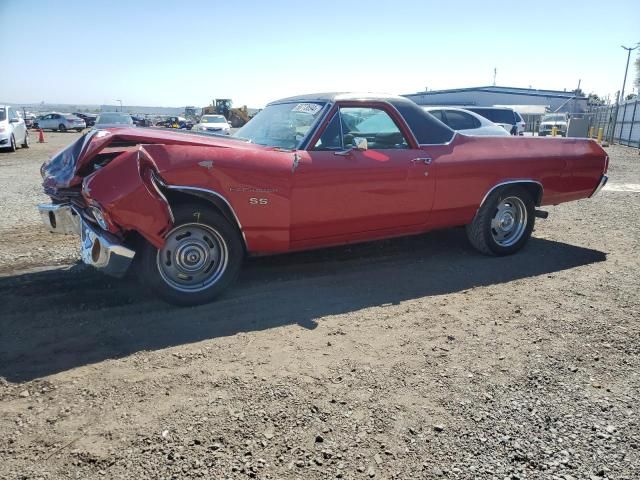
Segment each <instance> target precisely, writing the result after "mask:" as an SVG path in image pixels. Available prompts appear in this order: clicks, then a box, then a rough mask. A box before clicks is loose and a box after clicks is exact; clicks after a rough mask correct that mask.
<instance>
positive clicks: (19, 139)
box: [0, 105, 29, 152]
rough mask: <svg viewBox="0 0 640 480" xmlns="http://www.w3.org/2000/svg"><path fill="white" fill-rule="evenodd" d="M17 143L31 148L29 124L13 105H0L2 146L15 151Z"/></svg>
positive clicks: (0, 145) (0, 142) (0, 144)
mask: <svg viewBox="0 0 640 480" xmlns="http://www.w3.org/2000/svg"><path fill="white" fill-rule="evenodd" d="M17 145H21V146H22V147H23V148H29V131H28V130H27V126H26V125H25V123H24V120H23V119H22V118H21V117H20V116H19V115H18V112H17V111H16V110H15V109H14V108H13V107H9V106H6V105H0V148H2V149H5V148H8V149H9V150H10V151H12V152H15V151H16V146H17Z"/></svg>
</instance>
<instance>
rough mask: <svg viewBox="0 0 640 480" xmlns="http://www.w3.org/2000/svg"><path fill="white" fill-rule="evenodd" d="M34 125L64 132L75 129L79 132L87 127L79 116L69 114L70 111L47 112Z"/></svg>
mask: <svg viewBox="0 0 640 480" xmlns="http://www.w3.org/2000/svg"><path fill="white" fill-rule="evenodd" d="M34 125H35V126H36V128H42V129H48V130H54V131H56V130H57V131H58V132H66V131H67V130H77V131H78V132H81V131H82V130H84V129H85V128H86V127H87V124H86V123H85V122H84V120H82V119H81V118H78V117H76V116H75V115H71V114H70V113H57V112H53V113H49V114H48V115H43V116H41V117H39V118H38V119H37V120H36V121H35V122H34Z"/></svg>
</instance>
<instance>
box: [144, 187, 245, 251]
mask: <svg viewBox="0 0 640 480" xmlns="http://www.w3.org/2000/svg"><path fill="white" fill-rule="evenodd" d="M155 180H156V181H157V182H158V183H159V184H160V186H161V187H162V188H166V189H167V190H175V191H177V192H200V193H206V194H209V195H213V196H215V197H217V198H219V199H220V200H222V201H223V202H224V203H225V205H226V206H227V207H229V211H230V212H231V214H232V215H233V218H234V219H235V221H236V223H237V224H238V228H239V229H240V233H241V234H242V239H243V240H244V246H245V248H246V249H248V248H249V245H248V244H247V237H246V236H245V234H244V228H243V227H242V224H241V223H240V219H239V218H238V215H237V214H236V211H235V210H234V209H233V207H232V206H231V203H229V200H227V199H226V198H225V197H223V196H222V195H221V194H219V193H218V192H216V191H215V190H209V189H207V188H200V187H187V186H184V185H169V184H167V183H165V182H164V181H163V180H162V179H161V178H160V176H156V179H155Z"/></svg>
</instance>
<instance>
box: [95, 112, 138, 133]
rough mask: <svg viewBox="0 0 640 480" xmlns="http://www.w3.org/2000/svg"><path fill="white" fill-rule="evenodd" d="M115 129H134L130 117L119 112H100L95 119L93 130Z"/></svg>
mask: <svg viewBox="0 0 640 480" xmlns="http://www.w3.org/2000/svg"><path fill="white" fill-rule="evenodd" d="M117 127H135V124H134V123H133V118H131V115H129V114H128V113H121V112H102V113H101V114H99V115H98V118H96V124H95V125H94V126H93V128H94V129H97V128H117Z"/></svg>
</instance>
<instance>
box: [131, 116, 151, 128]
mask: <svg viewBox="0 0 640 480" xmlns="http://www.w3.org/2000/svg"><path fill="white" fill-rule="evenodd" d="M131 120H133V123H134V124H135V126H136V127H151V126H153V124H152V123H151V120H149V119H148V118H147V117H145V116H144V115H131Z"/></svg>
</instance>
